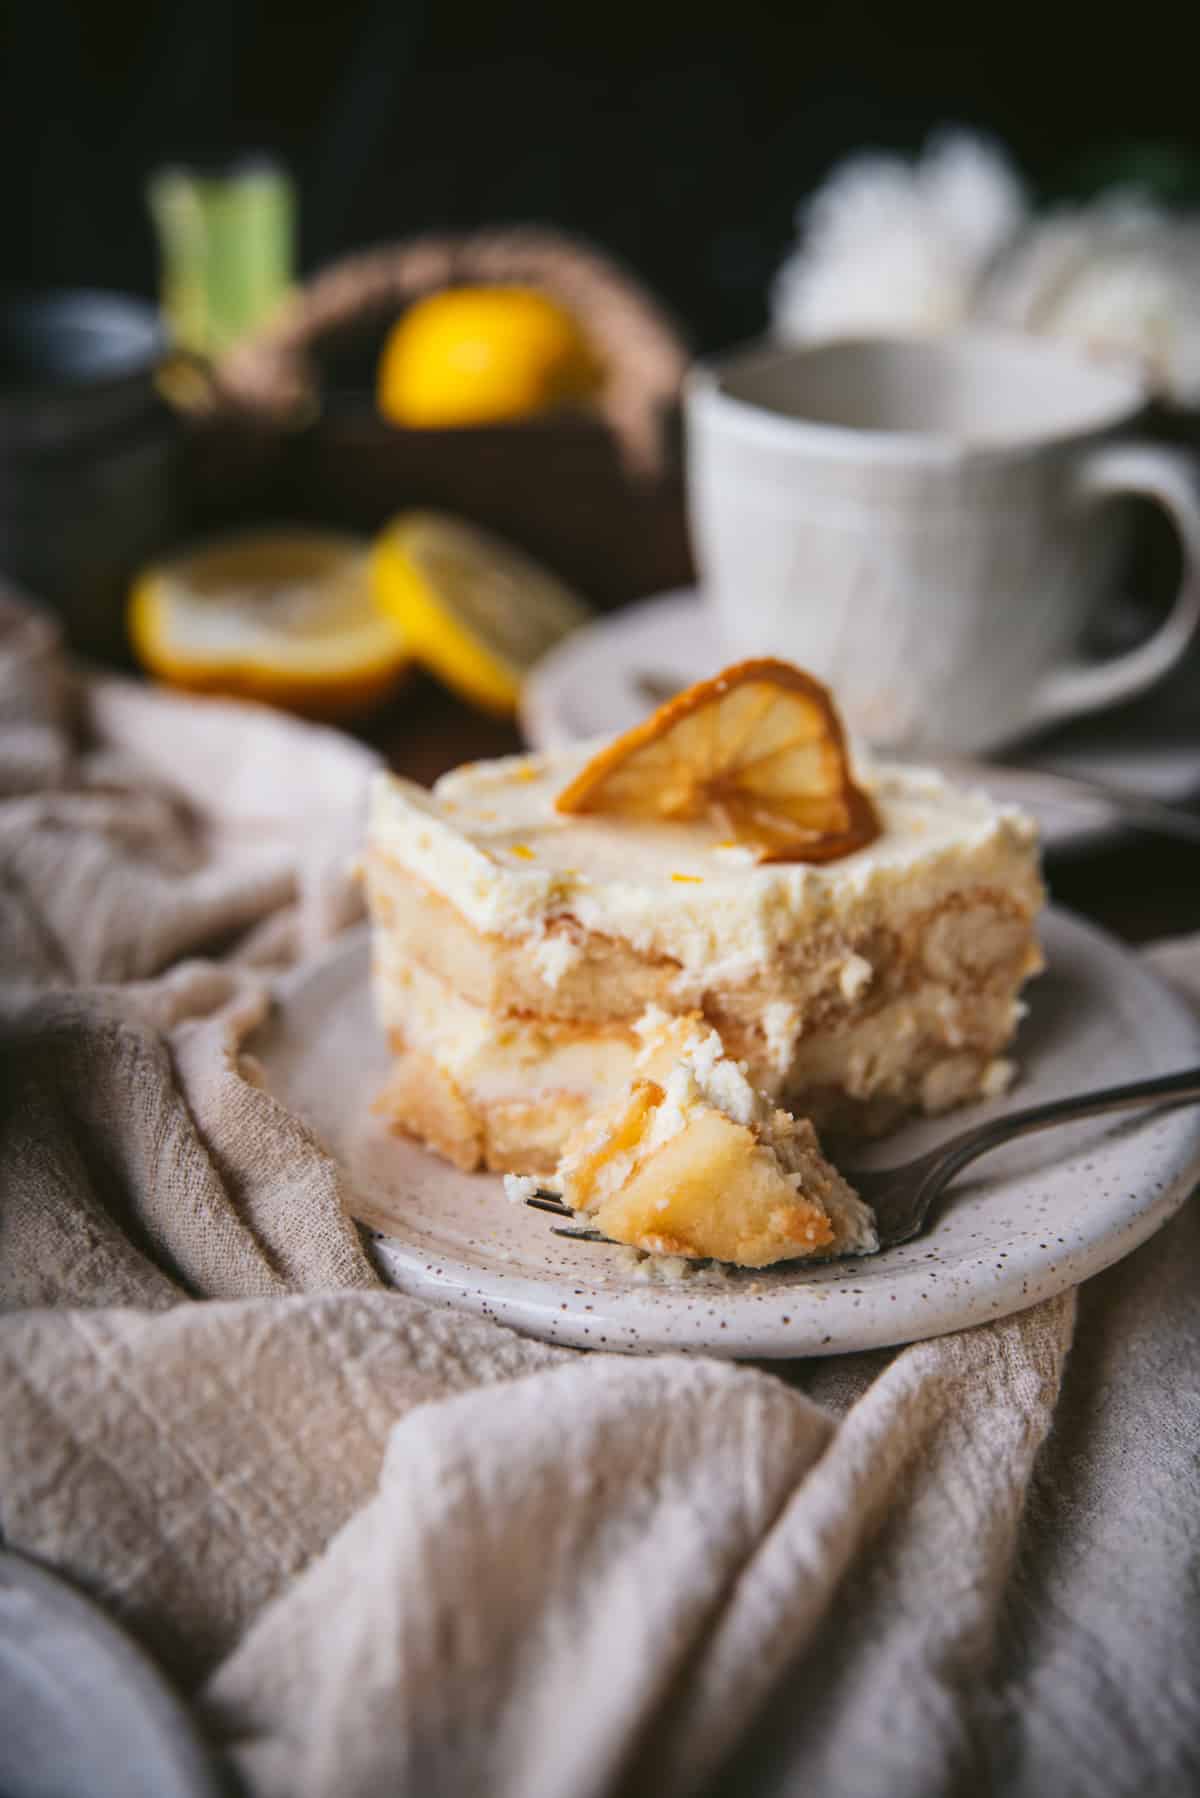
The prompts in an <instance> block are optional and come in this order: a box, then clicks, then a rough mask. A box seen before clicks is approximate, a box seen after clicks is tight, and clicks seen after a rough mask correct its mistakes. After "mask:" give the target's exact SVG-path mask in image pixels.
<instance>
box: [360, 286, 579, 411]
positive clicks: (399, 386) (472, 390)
mask: <svg viewBox="0 0 1200 1798" xmlns="http://www.w3.org/2000/svg"><path fill="white" fill-rule="evenodd" d="M600 376H601V369H600V364H599V362H598V360H597V358H596V356H595V355H594V353H593V351H592V349H591V346H590V345H589V343H588V341H587V338H586V337H585V336H584V334H583V332H582V331H581V330H580V328H579V325H578V323H577V322H576V320H575V319H574V318H573V317H572V315H571V313H570V312H568V311H567V309H566V308H565V307H564V306H561V305H560V304H559V303H558V302H557V301H556V300H553V299H551V298H550V297H549V296H548V295H547V294H544V293H539V292H537V291H536V290H535V289H534V288H530V287H451V288H447V289H445V290H444V291H443V292H441V293H435V294H430V295H428V296H427V298H425V299H423V300H418V301H416V302H415V304H414V305H412V306H410V307H409V309H408V311H407V312H406V313H405V314H404V315H403V317H402V318H400V319H399V320H398V322H397V323H396V324H395V325H394V326H393V328H392V330H391V332H390V334H389V336H388V339H387V342H386V344H385V345H384V349H383V355H382V357H381V358H380V363H379V379H378V400H379V409H380V411H381V412H382V413H383V414H384V416H385V417H386V418H389V419H391V420H392V422H393V423H394V424H399V425H407V426H409V427H413V428H417V429H420V428H425V429H438V428H442V427H445V426H454V425H482V424H492V423H494V422H496V421H497V420H500V419H507V418H525V417H527V416H529V415H530V414H531V413H534V412H541V411H544V410H545V409H546V408H547V407H550V406H556V405H561V404H562V403H564V402H565V401H570V400H577V399H582V398H584V397H586V396H587V395H588V394H590V393H593V392H594V391H595V389H596V387H597V386H598V385H599V382H600Z"/></svg>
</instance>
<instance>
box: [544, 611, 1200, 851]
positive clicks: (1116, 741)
mask: <svg viewBox="0 0 1200 1798" xmlns="http://www.w3.org/2000/svg"><path fill="white" fill-rule="evenodd" d="M726 659H727V658H726V657H724V656H722V654H721V651H720V648H719V646H718V644H717V641H716V638H715V636H714V635H713V630H712V625H711V623H710V621H709V617H708V614H707V612H706V611H705V608H704V605H703V602H702V600H701V596H700V594H699V592H698V591H697V589H696V588H694V587H682V588H680V589H678V590H677V591H675V592H672V593H660V594H658V595H656V596H655V597H654V598H653V599H646V600H642V601H641V602H640V603H639V604H638V605H636V606H627V607H625V608H624V609H623V610H622V611H620V612H615V613H612V614H611V615H609V616H608V617H604V618H598V619H596V620H595V622H594V623H592V624H589V625H587V626H585V628H584V629H583V630H579V631H575V632H573V633H572V635H571V636H569V637H568V638H566V639H565V641H564V642H562V643H560V644H559V645H558V647H557V648H556V649H552V650H551V651H550V653H549V655H547V656H545V657H543V659H542V661H540V662H539V663H538V665H537V667H536V668H535V669H534V670H533V672H532V674H531V675H530V676H529V678H528V679H527V681H526V682H525V687H524V691H523V692H522V695H521V723H522V726H523V728H524V732H525V735H526V737H527V738H528V740H529V742H530V744H531V745H532V747H533V748H535V749H561V748H563V747H565V746H566V745H567V744H570V743H576V742H580V741H581V740H583V739H585V738H588V737H606V736H615V735H616V734H617V732H619V731H622V730H628V729H629V727H630V726H631V725H633V724H636V723H637V722H638V720H639V719H641V718H644V717H645V715H646V713H647V712H648V711H650V710H651V709H652V708H653V707H654V706H655V705H657V704H659V703H660V702H661V701H662V700H663V699H664V698H666V697H668V696H669V695H670V694H671V693H673V692H675V691H677V690H678V688H679V687H682V686H686V685H687V684H688V683H689V682H691V681H694V680H701V679H704V678H705V677H706V676H708V675H710V674H712V673H714V671H715V670H716V669H717V668H719V667H720V666H721V663H722V662H723V661H724V660H726ZM1175 704H1176V705H1178V701H1176V702H1175ZM1156 708H1157V709H1156ZM1194 712H1195V705H1194V701H1192V702H1191V704H1190V710H1189V713H1188V716H1189V719H1190V718H1191V717H1193V716H1194ZM1122 719H1123V721H1122V722H1121V723H1120V725H1118V724H1116V723H1114V721H1113V718H1112V716H1111V714H1109V715H1107V716H1105V717H1104V718H1103V719H1101V720H1098V721H1095V722H1093V721H1091V720H1088V719H1082V720H1079V721H1077V722H1076V723H1074V724H1072V725H1071V726H1069V727H1068V728H1067V729H1066V730H1065V731H1056V732H1055V733H1054V734H1053V735H1052V736H1050V737H1046V738H1043V739H1042V740H1041V741H1040V742H1039V744H1038V750H1037V761H1038V766H1037V767H1036V768H1016V767H1001V766H999V765H997V764H995V763H992V762H971V761H968V760H966V759H965V758H963V757H955V758H947V760H946V761H945V764H944V765H945V768H946V771H947V773H949V774H951V775H953V776H955V777H957V778H966V779H969V780H972V781H975V782H977V783H978V784H979V785H980V786H983V787H986V788H987V789H988V791H989V792H991V793H992V795H993V796H994V797H995V798H996V799H999V800H1003V801H1010V802H1011V803H1012V804H1014V805H1022V806H1024V807H1025V809H1026V810H1027V811H1030V812H1032V813H1033V814H1034V816H1035V817H1036V818H1037V820H1038V824H1039V825H1040V827H1041V831H1042V839H1043V841H1044V842H1045V843H1046V844H1047V846H1053V847H1055V848H1059V847H1062V846H1064V845H1067V844H1070V845H1072V846H1075V845H1077V844H1081V843H1086V842H1093V841H1095V840H1096V839H1097V838H1101V837H1106V836H1112V835H1114V834H1116V833H1117V832H1118V831H1119V830H1120V827H1121V822H1122V820H1121V817H1120V815H1119V813H1118V811H1117V810H1116V809H1115V808H1114V806H1113V805H1112V804H1111V803H1109V802H1108V801H1107V800H1106V799H1105V798H1104V796H1103V795H1099V794H1096V793H1095V792H1089V791H1088V790H1087V788H1086V786H1080V785H1077V784H1075V783H1076V782H1078V781H1079V780H1081V779H1082V780H1083V781H1099V782H1102V783H1105V784H1107V785H1109V786H1111V787H1114V788H1123V789H1126V790H1127V791H1128V792H1130V793H1132V794H1138V795H1140V796H1142V797H1144V798H1147V799H1152V800H1158V801H1159V802H1168V803H1172V802H1179V801H1184V800H1189V799H1192V798H1194V797H1195V796H1196V794H1197V793H1200V732H1197V731H1196V729H1195V727H1194V724H1192V723H1189V724H1188V725H1187V729H1186V734H1181V732H1180V730H1179V729H1172V730H1169V731H1168V730H1164V721H1163V718H1162V716H1161V706H1160V702H1159V701H1158V698H1157V690H1156V694H1154V695H1150V696H1148V697H1147V698H1146V699H1144V700H1141V701H1139V702H1138V705H1137V707H1136V708H1135V709H1134V710H1130V709H1129V708H1126V711H1125V713H1124V714H1122ZM922 759H923V760H924V761H926V762H928V761H930V760H932V759H934V758H931V757H929V756H925V757H923V758H922Z"/></svg>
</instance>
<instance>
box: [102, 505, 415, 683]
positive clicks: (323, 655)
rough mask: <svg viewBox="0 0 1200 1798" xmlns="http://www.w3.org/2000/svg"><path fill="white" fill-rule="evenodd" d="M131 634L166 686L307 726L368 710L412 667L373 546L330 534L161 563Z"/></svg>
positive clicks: (137, 601)
mask: <svg viewBox="0 0 1200 1798" xmlns="http://www.w3.org/2000/svg"><path fill="white" fill-rule="evenodd" d="M128 626H129V636H130V641H131V642H132V644H133V648H134V651H135V652H136V654H137V656H138V658H139V660H140V661H141V662H142V663H143V664H144V665H145V667H146V668H147V669H149V671H150V672H151V673H152V674H154V675H156V676H157V677H158V678H159V679H160V680H163V681H166V682H168V683H169V684H170V685H172V686H176V687H184V688H187V689H189V690H190V691H192V692H200V693H227V694H234V695H237V696H239V697H243V698H249V699H259V700H264V701H266V702H267V703H268V704H273V705H281V706H285V707H287V708H288V709H289V710H292V711H297V712H302V713H305V714H306V715H308V716H310V717H320V718H343V717H347V716H349V715H350V714H351V713H354V712H357V711H361V710H365V709H366V708H367V707H369V706H371V705H373V704H374V703H376V702H377V701H378V700H380V699H382V698H384V697H385V696H386V695H387V694H388V693H390V692H391V691H392V690H393V688H395V686H396V685H397V684H398V682H399V681H400V679H401V678H402V676H403V674H404V670H405V668H406V667H407V665H408V663H409V660H410V657H409V654H408V651H407V649H406V647H405V644H404V639H403V636H402V635H401V633H400V631H399V629H398V628H397V626H396V624H395V623H394V621H393V620H391V619H389V618H386V617H384V616H383V615H382V614H381V613H380V612H379V611H378V610H377V608H376V606H375V602H374V599H373V598H372V594H371V585H370V580H369V577H368V566H367V546H366V545H365V544H364V543H362V542H360V541H359V540H358V539H357V538H354V537H343V536H338V535H333V534H329V533H325V532H314V531H303V530H277V531H264V532H256V533H254V534H253V535H249V536H239V537H232V538H228V539H226V540H224V541H221V542H218V543H213V544H210V545H206V546H205V547H203V548H201V549H197V550H195V551H192V552H191V553H189V554H186V555H182V556H178V557H174V558H172V559H171V560H169V561H165V562H161V563H158V564H157V565H156V566H154V567H151V568H148V569H147V570H145V572H144V573H143V574H142V575H141V576H140V577H139V579H138V580H137V582H136V584H135V586H134V589H133V592H132V594H131V596H130V601H129V614H128Z"/></svg>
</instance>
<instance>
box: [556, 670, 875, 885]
mask: <svg viewBox="0 0 1200 1798" xmlns="http://www.w3.org/2000/svg"><path fill="white" fill-rule="evenodd" d="M555 803H556V805H557V807H558V810H559V811H561V812H602V813H605V814H607V815H611V816H617V817H626V818H665V819H676V820H685V819H696V818H704V817H707V818H710V819H711V820H712V821H713V822H714V823H715V824H716V825H717V826H718V828H719V829H721V830H722V831H723V832H724V833H725V834H726V835H728V836H729V837H730V838H731V839H732V841H733V842H735V843H739V844H742V845H744V846H745V847H746V848H748V849H750V850H751V851H752V852H753V854H754V855H755V857H756V859H757V860H759V861H804V862H827V861H837V860H838V859H839V858H840V857H842V856H844V855H850V854H851V853H852V852H853V851H854V850H855V849H861V848H863V847H864V845H865V844H867V843H869V842H871V841H873V839H874V838H875V837H877V836H878V834H879V820H878V818H877V817H876V815H875V808H874V806H873V805H872V804H871V801H870V799H869V798H868V797H867V795H866V794H865V793H864V792H863V791H862V790H861V789H860V788H859V787H858V786H857V785H856V784H855V782H854V780H853V778H852V776H851V773H850V766H849V761H848V758H847V754H846V741H845V736H844V734H843V731H842V726H841V722H840V720H839V718H838V715H837V713H836V711H835V710H834V707H833V701H832V700H831V699H830V697H829V694H828V693H827V691H826V690H825V688H824V687H823V686H822V685H821V683H820V682H819V681H816V680H814V679H813V678H812V676H811V675H808V674H805V673H803V672H802V671H801V670H800V669H799V668H793V667H792V666H791V664H790V663H788V662H777V661H772V660H767V659H764V660H760V661H752V662H739V663H738V664H737V665H736V666H735V667H732V668H727V669H726V670H725V672H724V673H723V674H719V675H717V676H716V678H715V679H714V680H707V681H700V682H698V683H697V685H696V686H694V687H689V688H688V689H687V691H686V692H685V693H680V694H679V695H678V696H677V697H676V698H675V699H672V700H670V701H668V703H667V704H666V705H664V706H660V707H659V709H658V711H657V712H655V713H654V714H653V715H652V716H651V717H650V718H647V719H646V721H645V722H644V723H643V724H639V725H637V726H635V728H634V729H633V730H630V731H626V732H625V734H624V735H623V736H620V737H618V738H617V739H616V741H615V742H613V743H609V744H608V745H607V746H606V747H605V748H604V749H602V750H601V751H600V753H599V754H598V755H595V756H593V757H592V759H591V761H590V762H588V763H587V765H586V767H585V768H583V770H582V771H581V772H580V773H579V774H578V775H576V777H575V779H574V780H573V781H572V782H571V783H570V785H569V786H568V787H566V788H564V790H563V791H562V792H561V793H560V794H559V795H558V798H557V800H556V801H555Z"/></svg>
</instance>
